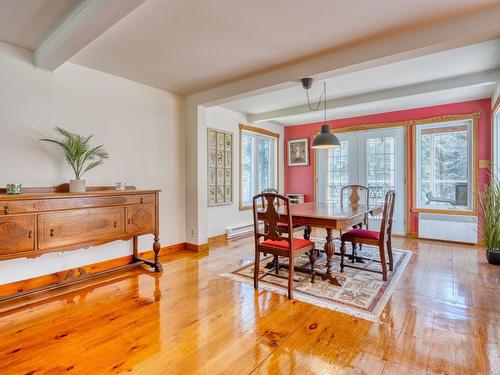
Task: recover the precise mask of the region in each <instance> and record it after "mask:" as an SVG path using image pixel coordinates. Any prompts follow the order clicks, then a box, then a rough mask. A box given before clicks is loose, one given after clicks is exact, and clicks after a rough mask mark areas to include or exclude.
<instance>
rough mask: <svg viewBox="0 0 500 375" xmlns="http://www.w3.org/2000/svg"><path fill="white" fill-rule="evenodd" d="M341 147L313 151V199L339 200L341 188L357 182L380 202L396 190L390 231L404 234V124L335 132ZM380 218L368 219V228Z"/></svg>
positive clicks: (373, 201)
mask: <svg viewBox="0 0 500 375" xmlns="http://www.w3.org/2000/svg"><path fill="white" fill-rule="evenodd" d="M336 135H337V137H338V138H339V140H340V148H336V149H329V150H316V200H318V201H334V202H339V201H340V189H341V188H342V186H345V185H352V184H359V185H365V186H368V188H369V189H370V197H369V199H370V202H371V203H383V202H384V197H385V193H386V192H387V191H388V190H395V191H396V206H395V208H394V224H393V231H394V232H395V233H401V234H403V233H405V163H404V160H405V148H404V144H405V140H404V136H405V132H404V128H403V127H397V128H386V129H379V130H367V131H358V132H345V133H337V134H336ZM380 219H381V217H373V218H370V223H369V225H370V229H373V230H377V229H378V228H379V227H380Z"/></svg>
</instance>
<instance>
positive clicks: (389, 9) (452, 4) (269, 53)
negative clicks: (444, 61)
mask: <svg viewBox="0 0 500 375" xmlns="http://www.w3.org/2000/svg"><path fill="white" fill-rule="evenodd" d="M485 4H498V1H492V0H440V1H435V0H419V1H401V0H384V2H383V6H381V4H380V2H377V1H373V0H350V1H345V0H331V1H325V0H308V1H300V0H274V1H265V0H257V1H247V0H217V1H185V0H148V1H146V2H145V3H144V4H143V5H141V6H139V7H138V8H137V9H136V10H134V11H133V12H131V13H130V14H129V15H127V16H126V17H125V18H123V19H122V20H121V21H119V22H118V23H116V24H115V25H114V26H112V27H111V28H110V29H109V30H108V31H106V32H105V33H103V34H102V35H101V36H100V37H98V38H97V39H95V40H94V41H93V42H91V43H90V44H89V45H88V46H86V47H85V48H83V49H82V50H81V51H80V52H79V53H78V54H76V55H75V56H74V57H73V58H72V60H71V61H73V62H75V63H78V64H81V65H85V66H88V67H91V68H94V69H97V70H101V71H105V72H108V73H111V74H115V75H119V76H123V77H126V78H129V79H132V80H136V81H139V82H143V83H145V84H148V85H151V86H155V87H159V88H162V89H166V90H168V91H171V92H174V93H178V94H182V95H187V94H191V93H194V92H198V91H200V90H202V89H205V88H208V87H215V86H218V85H220V84H221V83H225V82H228V81H232V80H236V79H241V78H243V77H246V76H249V75H251V74H255V73H258V72H262V71H265V70H269V69H272V68H278V67H280V66H283V65H286V64H287V63H291V62H292V61H297V60H301V59H305V58H307V57H311V56H313V55H316V54H319V53H322V52H326V51H330V50H332V49H334V48H336V47H340V46H342V45H345V44H346V43H350V42H353V41H356V40H359V39H361V38H365V37H368V36H373V35H374V34H377V33H382V32H387V31H389V30H393V29H396V28H400V27H404V26H406V25H408V24H418V23H421V22H424V21H428V20H429V19H430V18H437V17H444V16H447V15H450V14H458V13H463V12H466V11H470V10H471V8H476V7H478V6H482V5H485ZM360 20H362V22H360ZM1 37H2V36H1V34H0V39H1ZM429 74H430V73H429ZM359 89H361V88H359Z"/></svg>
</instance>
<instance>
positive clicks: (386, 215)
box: [340, 190, 396, 281]
mask: <svg viewBox="0 0 500 375" xmlns="http://www.w3.org/2000/svg"><path fill="white" fill-rule="evenodd" d="M395 200H396V192H395V191H394V190H389V191H388V192H387V193H386V194H385V200H384V211H383V214H382V223H381V225H380V231H378V232H377V231H373V230H367V229H360V228H356V229H352V230H350V231H348V232H345V233H343V234H342V236H341V237H340V241H341V245H340V257H341V258H340V272H344V267H351V268H357V269H362V270H364V271H370V272H377V273H381V274H382V275H383V280H384V281H386V280H387V262H386V260H385V249H386V247H387V254H388V256H389V271H393V269H394V261H393V256H392V242H391V240H392V238H391V237H392V221H393V216H394V202H395ZM346 242H351V244H352V246H354V244H356V243H358V244H365V245H373V246H378V249H379V253H380V263H381V265H382V271H377V270H372V269H368V268H362V267H356V266H353V265H349V264H345V263H344V256H345V251H346V248H345V243H346Z"/></svg>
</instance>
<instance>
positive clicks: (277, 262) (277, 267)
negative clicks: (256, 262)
mask: <svg viewBox="0 0 500 375" xmlns="http://www.w3.org/2000/svg"><path fill="white" fill-rule="evenodd" d="M273 262H274V272H275V273H276V275H279V273H280V259H279V258H278V256H277V255H275V256H274V259H273Z"/></svg>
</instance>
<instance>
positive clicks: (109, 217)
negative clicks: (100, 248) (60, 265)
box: [38, 207, 125, 250]
mask: <svg viewBox="0 0 500 375" xmlns="http://www.w3.org/2000/svg"><path fill="white" fill-rule="evenodd" d="M124 223H125V210H124V209H123V208H120V207H116V208H92V209H88V210H74V211H62V212H54V213H47V214H41V215H40V216H39V218H38V247H39V249H40V250H49V249H55V248H64V247H71V246H74V245H78V244H91V243H92V242H98V241H108V240H109V241H112V240H113V239H117V238H119V237H120V236H122V235H124V234H125V228H124Z"/></svg>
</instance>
